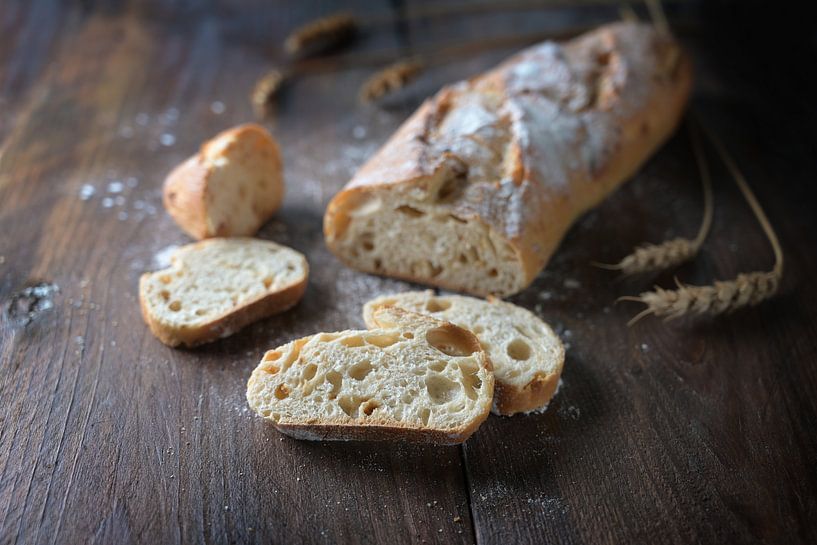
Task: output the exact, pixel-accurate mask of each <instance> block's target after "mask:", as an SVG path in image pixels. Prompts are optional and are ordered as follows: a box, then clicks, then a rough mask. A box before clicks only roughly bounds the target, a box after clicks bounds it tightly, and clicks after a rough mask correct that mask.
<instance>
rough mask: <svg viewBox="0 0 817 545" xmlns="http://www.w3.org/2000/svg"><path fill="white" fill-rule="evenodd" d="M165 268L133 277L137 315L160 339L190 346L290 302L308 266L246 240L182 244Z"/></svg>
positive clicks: (285, 251) (295, 256) (288, 253)
mask: <svg viewBox="0 0 817 545" xmlns="http://www.w3.org/2000/svg"><path fill="white" fill-rule="evenodd" d="M170 263H171V264H170V267H169V268H167V269H163V270H160V271H156V272H149V273H145V274H143V275H142V277H141V278H140V279H139V302H140V305H141V307H142V316H143V317H144V319H145V322H147V324H148V326H149V327H150V330H151V331H152V332H153V334H154V335H156V336H157V337H158V338H159V340H160V341H162V342H163V343H165V344H167V345H170V346H177V345H180V344H183V345H186V346H195V345H197V344H202V343H206V342H210V341H213V340H215V339H218V338H221V337H227V336H229V335H232V334H233V333H235V332H236V331H238V330H239V329H241V328H242V327H244V326H246V325H248V324H250V323H252V322H255V321H257V320H260V319H261V318H264V317H266V316H271V315H272V314H277V313H279V312H282V311H284V310H286V309H288V308H290V307H292V306H293V305H295V304H296V303H297V302H298V301H299V300H300V299H301V297H302V296H303V294H304V291H305V290H306V284H307V278H308V276H309V265H307V262H306V259H305V258H304V256H303V255H301V254H300V253H298V252H296V251H295V250H293V249H291V248H287V247H286V246H281V245H279V244H275V243H274V242H268V241H265V240H258V239H252V238H214V239H208V240H204V241H201V242H196V243H193V244H188V245H187V246H183V247H181V248H179V249H178V250H176V252H174V253H173V255H172V256H171V257H170Z"/></svg>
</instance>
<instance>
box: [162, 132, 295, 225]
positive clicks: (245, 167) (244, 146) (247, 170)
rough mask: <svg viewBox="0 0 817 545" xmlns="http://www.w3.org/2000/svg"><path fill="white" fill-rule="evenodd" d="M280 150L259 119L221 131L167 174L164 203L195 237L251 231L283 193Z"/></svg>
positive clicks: (178, 222) (277, 202)
mask: <svg viewBox="0 0 817 545" xmlns="http://www.w3.org/2000/svg"><path fill="white" fill-rule="evenodd" d="M281 171H282V166H281V153H280V151H279V150H278V144H277V143H276V142H275V140H273V138H272V136H270V134H269V133H268V132H267V131H266V130H264V128H263V127H260V126H258V125H253V124H248V125H240V126H238V127H235V128H233V129H230V130H227V131H224V132H222V133H220V134H218V135H217V136H216V137H215V138H213V139H212V140H210V141H208V142H205V143H204V144H203V145H202V146H201V150H200V151H199V153H197V154H196V155H194V156H193V157H191V158H190V159H188V160H187V161H185V162H184V163H182V164H181V165H179V166H178V167H176V169H175V170H173V172H171V173H170V175H169V176H168V177H167V179H166V180H165V185H164V205H165V208H166V209H167V211H168V213H169V214H170V215H171V216H172V217H173V219H174V220H175V221H176V223H177V224H178V225H179V227H181V228H182V230H184V231H185V232H186V233H187V234H189V235H190V236H191V237H193V238H196V239H203V238H210V237H227V236H251V235H254V234H255V233H256V232H257V231H258V229H259V228H260V227H261V226H262V225H263V224H264V223H265V222H266V221H267V220H268V219H269V218H270V216H272V214H273V213H274V212H275V211H276V210H278V207H279V206H280V205H281V200H282V199H283V197H284V182H283V177H282V174H281Z"/></svg>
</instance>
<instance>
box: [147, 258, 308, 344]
mask: <svg viewBox="0 0 817 545" xmlns="http://www.w3.org/2000/svg"><path fill="white" fill-rule="evenodd" d="M150 274H152V273H145V274H143V275H142V277H141V278H140V279H139V284H140V289H139V292H140V294H141V293H143V289H142V283H143V282H146V281H147V277H148V276H149V275H150ZM308 281H309V280H308V277H307V276H304V278H303V280H301V281H300V282H298V283H296V284H293V285H291V286H287V287H286V288H284V289H282V290H281V291H278V292H275V293H271V294H268V295H265V296H263V297H261V298H259V299H256V300H255V301H251V302H249V303H247V304H245V305H244V306H242V307H240V308H238V309H236V310H234V311H232V312H229V313H227V314H223V315H221V316H219V317H217V318H214V319H213V320H211V321H210V322H208V323H206V324H203V325H201V326H197V327H172V326H169V325H167V324H164V323H162V322H160V321H159V320H157V319H156V318H155V317H154V316H152V315H151V313H150V312H149V310H148V306H147V300H146V298H145V297H142V296H141V295H140V297H139V307H140V308H141V310H142V317H143V318H144V320H145V323H146V324H147V325H148V327H149V328H150V331H151V333H153V334H154V335H155V336H156V338H158V339H159V340H160V341H162V343H164V344H166V345H168V346H180V345H181V346H186V347H189V348H190V347H194V346H198V345H200V344H204V343H208V342H212V341H215V340H217V339H220V338H223V337H227V336H229V335H232V334H233V333H235V332H237V331H238V330H240V329H242V328H244V327H246V326H248V325H249V324H251V323H253V322H257V321H258V320H261V319H263V318H266V317H268V316H273V315H275V314H279V313H281V312H284V311H285V310H288V309H290V308H292V307H294V306H295V305H296V304H297V303H298V301H300V300H301V298H302V297H303V295H304V292H305V291H306V286H307V283H308Z"/></svg>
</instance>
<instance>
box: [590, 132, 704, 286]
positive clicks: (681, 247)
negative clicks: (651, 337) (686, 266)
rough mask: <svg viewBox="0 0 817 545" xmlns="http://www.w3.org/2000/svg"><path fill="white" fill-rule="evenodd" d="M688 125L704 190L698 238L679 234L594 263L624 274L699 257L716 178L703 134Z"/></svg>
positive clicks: (640, 271)
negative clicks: (615, 260) (615, 259)
mask: <svg viewBox="0 0 817 545" xmlns="http://www.w3.org/2000/svg"><path fill="white" fill-rule="evenodd" d="M688 126H689V137H690V140H691V141H692V149H693V151H694V153H695V161H696V163H697V164H698V172H699V173H700V175H701V186H702V188H703V194H704V214H703V219H702V220H701V226H700V227H699V228H698V234H697V235H696V236H695V238H694V239H688V238H681V237H679V238H674V239H672V240H667V241H665V242H662V243H660V244H644V245H642V246H640V247H638V248H636V250H635V251H634V252H633V253H631V254H630V255H628V256H626V257H625V258H624V259H622V260H621V261H619V262H618V263H615V264H606V263H594V265H595V266H597V267H600V268H602V269H609V270H615V271H621V272H622V274H624V275H631V274H638V273H647V272H656V271H662V270H665V269H669V268H670V267H675V266H677V265H680V264H681V263H683V262H685V261H688V260H690V259H692V258H693V257H695V254H697V253H698V250H699V249H700V247H701V244H703V242H704V240H705V239H706V236H707V234H708V233H709V228H710V227H711V226H712V212H713V207H712V180H711V178H710V174H709V166H708V165H707V162H706V156H705V154H704V151H703V147H702V146H701V139H700V135H699V134H698V133H697V131H696V130H695V128H694V127H693V126H692V124H691V123H688Z"/></svg>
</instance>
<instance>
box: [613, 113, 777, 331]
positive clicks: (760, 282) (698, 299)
mask: <svg viewBox="0 0 817 545" xmlns="http://www.w3.org/2000/svg"><path fill="white" fill-rule="evenodd" d="M699 124H700V123H699ZM700 126H701V127H702V128H703V130H704V132H705V133H706V135H707V137H708V138H709V140H710V142H711V143H712V145H713V146H714V147H715V149H716V150H717V152H718V155H719V156H720V158H721V160H722V161H723V162H724V164H725V165H726V168H727V169H728V170H729V172H730V174H731V175H732V178H734V180H735V183H736V184H737V186H738V188H739V189H740V191H741V193H742V194H743V197H744V198H745V199H746V202H747V203H748V204H749V207H750V208H751V209H752V212H753V213H754V215H755V218H756V219H757V221H758V223H760V226H761V227H762V228H763V232H764V233H765V234H766V238H768V239H769V243H770V244H771V246H772V250H773V251H774V256H775V264H774V267H773V268H772V270H771V271H755V272H750V273H741V274H739V275H738V276H737V278H734V279H732V280H726V281H716V282H715V283H714V284H713V285H710V286H690V285H686V284H682V283H681V282H679V281H678V280H677V279H676V281H675V282H676V284H677V286H678V287H677V289H674V290H665V289H662V288H660V287H657V286H656V288H655V289H654V290H653V291H648V292H644V293H642V294H641V295H639V296H637V297H630V296H626V297H621V298H619V300H621V301H635V302H639V303H643V304H645V305H646V306H647V308H645V309H644V310H642V311H641V312H640V313H638V314H637V315H636V316H635V317H633V319H632V320H630V321H629V322H628V324H627V325H633V324H635V323H636V322H638V321H639V320H641V319H642V318H644V317H645V316H649V315H650V314H653V315H655V316H661V317H664V318H665V319H666V320H672V319H675V318H680V317H681V316H684V315H686V314H710V315H718V314H723V313H726V312H732V311H735V310H737V309H739V308H743V307H747V306H754V305H757V304H758V303H760V302H761V301H765V300H766V299H769V298H770V297H772V296H773V295H774V294H775V293H777V289H778V287H779V286H780V280H781V278H782V277H783V250H782V248H781V247H780V241H779V240H778V238H777V234H776V233H775V232H774V228H773V227H772V225H771V223H770V222H769V219H768V217H766V213H765V212H764V211H763V208H762V207H761V206H760V203H759V202H758V200H757V197H755V194H754V192H753V191H752V189H751V188H750V187H749V183H748V182H747V181H746V178H745V177H744V176H743V173H741V171H740V169H739V168H738V166H737V164H736V163H735V161H734V159H732V156H731V155H729V152H728V151H727V150H726V148H725V147H724V145H723V144H722V143H721V141H720V140H719V139H718V138H717V137H716V136H715V135H714V134H713V133H712V132H710V131H709V130H707V129H706V127H705V126H704V125H702V124H700Z"/></svg>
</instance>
